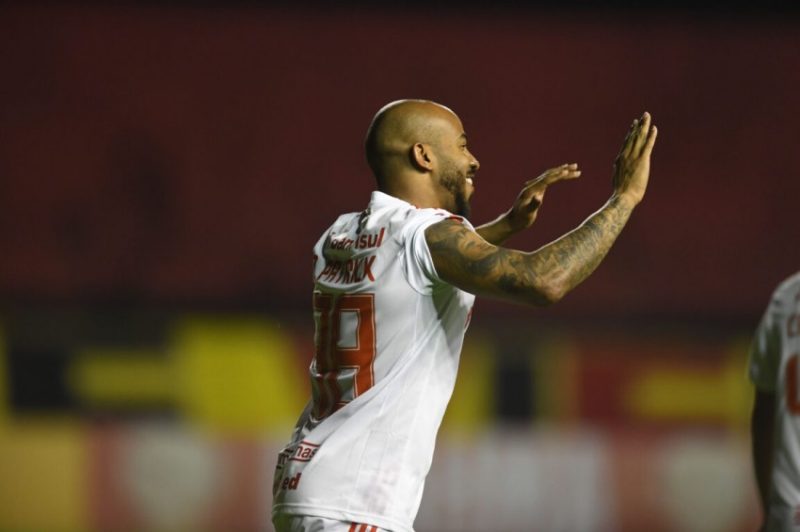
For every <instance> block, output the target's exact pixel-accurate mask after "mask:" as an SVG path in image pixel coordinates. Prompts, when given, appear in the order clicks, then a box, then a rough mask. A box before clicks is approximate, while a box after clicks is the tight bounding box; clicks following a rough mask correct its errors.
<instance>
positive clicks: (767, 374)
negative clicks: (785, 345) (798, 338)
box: [749, 296, 783, 392]
mask: <svg viewBox="0 0 800 532" xmlns="http://www.w3.org/2000/svg"><path fill="white" fill-rule="evenodd" d="M782 315H783V313H782V309H781V304H780V300H779V299H778V298H776V297H774V296H773V299H772V301H771V302H770V304H769V307H767V310H766V312H764V316H763V317H762V318H761V322H760V323H759V324H758V328H757V329H756V333H755V337H754V338H753V343H752V345H751V347H750V364H749V375H750V381H751V382H752V383H753V385H754V386H755V387H756V388H757V389H758V390H760V391H762V392H774V391H775V388H776V386H777V381H778V370H779V368H780V361H781V347H782V336H781V323H783V319H782Z"/></svg>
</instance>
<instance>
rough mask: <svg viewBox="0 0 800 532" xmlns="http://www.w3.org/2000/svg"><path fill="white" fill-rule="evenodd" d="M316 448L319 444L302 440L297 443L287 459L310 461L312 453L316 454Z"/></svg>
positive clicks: (312, 456)
mask: <svg viewBox="0 0 800 532" xmlns="http://www.w3.org/2000/svg"><path fill="white" fill-rule="evenodd" d="M317 449H319V445H317V444H314V443H309V442H307V441H305V440H303V441H301V442H300V443H298V444H297V447H296V448H295V450H294V452H293V453H292V454H291V456H290V457H289V460H291V461H293V462H310V461H311V459H312V458H314V455H315V454H317Z"/></svg>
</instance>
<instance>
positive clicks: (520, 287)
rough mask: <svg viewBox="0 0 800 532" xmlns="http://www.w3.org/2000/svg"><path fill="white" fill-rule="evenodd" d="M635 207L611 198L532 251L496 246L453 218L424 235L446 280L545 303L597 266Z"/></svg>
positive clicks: (463, 285)
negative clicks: (575, 223)
mask: <svg viewBox="0 0 800 532" xmlns="http://www.w3.org/2000/svg"><path fill="white" fill-rule="evenodd" d="M631 210H632V208H631V207H629V206H626V205H625V204H623V203H622V202H620V201H617V200H615V199H612V200H610V201H609V202H608V203H607V204H606V205H605V206H604V207H603V208H602V209H600V210H599V211H597V212H596V213H594V214H593V215H592V216H590V217H589V218H588V219H587V220H586V221H584V222H583V223H582V224H581V225H580V226H578V227H577V228H576V229H574V230H572V231H570V232H569V233H567V234H565V235H564V236H562V237H561V238H559V239H558V240H555V241H554V242H551V243H549V244H547V245H546V246H544V247H542V248H540V249H538V250H536V251H533V252H530V253H524V252H521V251H516V250H512V249H506V248H501V247H497V246H494V245H492V244H490V243H489V242H486V241H485V240H483V239H482V238H481V237H480V236H478V235H477V234H475V233H474V232H472V231H469V230H468V229H466V228H465V227H464V226H462V225H461V224H460V223H458V222H455V221H444V222H440V223H438V224H434V225H432V226H431V227H429V228H428V229H427V231H426V238H427V242H428V247H429V248H430V251H431V255H432V256H433V259H434V264H435V266H436V269H437V272H439V275H440V277H442V278H443V279H445V280H446V281H448V282H451V283H452V284H454V285H456V286H458V287H460V288H463V289H465V290H468V291H471V292H475V293H483V294H486V295H495V296H499V297H505V298H509V299H515V300H520V301H526V302H531V303H534V304H547V303H549V302H552V301H556V300H558V299H560V298H561V297H563V295H564V294H566V293H567V292H569V291H570V290H572V289H573V288H574V287H575V286H577V285H578V284H580V283H581V282H582V281H583V280H584V279H586V278H587V277H588V276H589V275H590V274H591V273H592V272H593V271H594V270H595V269H596V268H597V266H598V265H599V264H600V262H601V261H602V260H603V258H604V257H605V256H606V254H607V253H608V250H609V249H610V248H611V245H612V244H613V243H614V241H615V240H616V238H617V236H618V235H619V233H620V231H622V228H623V227H624V226H625V223H626V222H627V220H628V218H629V217H630V214H631Z"/></svg>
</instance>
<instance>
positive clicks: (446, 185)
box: [437, 116, 480, 218]
mask: <svg viewBox="0 0 800 532" xmlns="http://www.w3.org/2000/svg"><path fill="white" fill-rule="evenodd" d="M452 118H453V120H449V121H448V124H447V126H448V127H445V128H443V129H444V130H443V131H442V135H441V137H440V139H439V142H438V143H437V144H438V146H437V147H438V148H439V149H438V150H437V152H438V153H437V156H438V159H439V171H438V173H439V184H440V185H441V187H442V189H443V193H444V195H445V198H444V199H445V205H446V206H445V208H446V209H447V210H449V211H451V212H452V213H454V214H458V215H460V216H464V217H465V218H469V214H470V206H469V200H470V198H471V197H472V194H473V192H474V191H475V186H474V183H473V179H474V178H475V174H476V173H477V171H478V168H480V163H479V162H478V160H477V159H476V158H475V157H474V156H473V155H472V154H471V153H470V151H469V149H468V148H467V135H466V134H465V133H464V128H463V126H462V125H461V121H460V120H459V119H458V118H457V117H455V116H453V117H452Z"/></svg>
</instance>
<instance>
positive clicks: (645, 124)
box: [633, 111, 650, 157]
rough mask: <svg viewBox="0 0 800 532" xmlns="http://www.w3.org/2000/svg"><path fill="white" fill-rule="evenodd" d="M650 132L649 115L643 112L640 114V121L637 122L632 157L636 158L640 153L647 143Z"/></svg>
mask: <svg viewBox="0 0 800 532" xmlns="http://www.w3.org/2000/svg"><path fill="white" fill-rule="evenodd" d="M649 132H650V113H648V112H647V111H645V112H644V113H642V119H641V120H640V121H639V129H638V130H637V131H636V139H635V142H634V146H633V155H634V156H635V157H638V156H639V155H641V153H642V148H643V147H644V145H645V142H647V135H648V133H649Z"/></svg>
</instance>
